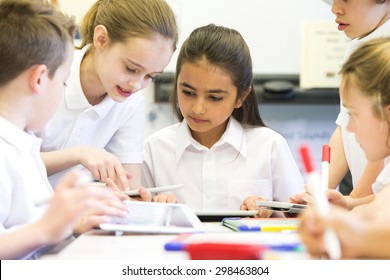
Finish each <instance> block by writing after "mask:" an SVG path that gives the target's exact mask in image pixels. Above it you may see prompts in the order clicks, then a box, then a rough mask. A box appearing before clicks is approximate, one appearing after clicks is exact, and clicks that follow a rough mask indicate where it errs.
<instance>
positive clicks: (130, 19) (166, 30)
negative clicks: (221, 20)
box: [80, 0, 178, 50]
mask: <svg viewBox="0 0 390 280" xmlns="http://www.w3.org/2000/svg"><path fill="white" fill-rule="evenodd" d="M97 25H103V26H105V27H106V29H107V31H108V36H109V38H110V40H111V42H113V43H116V42H125V41H126V40H127V39H129V38H131V37H143V38H152V37H153V36H154V35H155V34H160V35H161V36H162V37H164V38H167V39H172V41H173V50H175V49H176V44H177V40H178V34H177V33H178V32H177V26H176V19H175V15H174V13H173V11H172V9H171V8H170V6H169V5H168V4H167V3H166V1H165V0H98V1H96V2H95V3H94V5H93V6H92V7H91V8H90V10H89V11H88V12H87V14H86V15H85V17H84V19H83V22H82V25H81V39H82V42H81V45H80V48H83V47H84V46H85V45H87V44H91V43H92V42H93V34H94V29H95V27H96V26H97Z"/></svg>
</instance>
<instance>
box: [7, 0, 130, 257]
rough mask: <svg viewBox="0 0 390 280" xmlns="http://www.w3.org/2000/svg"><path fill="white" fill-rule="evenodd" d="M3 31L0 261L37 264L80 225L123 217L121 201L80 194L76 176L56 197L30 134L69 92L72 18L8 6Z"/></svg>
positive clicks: (36, 4) (26, 5) (93, 192)
mask: <svg viewBox="0 0 390 280" xmlns="http://www.w3.org/2000/svg"><path fill="white" fill-rule="evenodd" d="M0 30H1V31H2V32H1V33H0V178H1V179H0V248H1V249H0V259H19V258H36V257H38V256H39V255H40V253H41V252H43V250H44V249H46V248H45V246H46V245H52V244H56V243H58V242H60V241H61V240H63V239H65V238H66V237H67V236H69V235H70V234H71V233H72V229H74V228H75V227H76V224H77V227H78V229H79V230H80V231H84V230H88V229H90V228H92V227H94V226H96V225H98V224H100V223H103V222H107V220H108V219H109V217H108V216H110V215H115V216H124V215H125V214H126V211H125V206H124V204H123V202H122V200H123V199H124V196H123V195H122V194H120V193H114V192H111V191H110V190H109V189H107V188H96V187H91V186H90V187H83V188H75V185H76V181H77V177H78V175H77V174H75V173H72V174H69V175H68V176H66V178H65V179H64V180H63V181H62V182H61V183H60V184H59V185H58V188H57V189H56V193H55V194H54V196H53V191H52V188H51V186H50V184H49V181H48V180H47V174H46V169H45V166H44V164H43V162H42V160H41V158H40V145H41V139H38V138H36V137H35V136H34V134H33V133H35V132H37V131H39V130H41V129H42V128H43V126H44V125H45V123H46V122H47V121H48V120H49V118H50V117H51V116H52V115H53V113H54V112H55V110H56V108H57V105H58V104H59V102H60V99H61V97H62V94H63V91H64V87H65V86H66V84H65V82H66V80H67V78H68V75H69V72H70V66H71V63H72V59H73V35H74V31H75V23H74V21H73V19H71V18H69V17H67V16H65V15H64V14H62V13H60V12H59V11H57V10H55V9H54V8H53V7H52V6H51V5H50V4H48V2H47V1H39V0H35V1H26V0H3V1H0ZM52 196H53V198H52V199H51V201H50V204H49V203H43V202H44V201H46V200H47V199H48V198H51V197H52ZM47 206H48V207H47ZM80 221H82V222H81V223H80Z"/></svg>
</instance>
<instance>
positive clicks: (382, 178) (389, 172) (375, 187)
mask: <svg viewBox="0 0 390 280" xmlns="http://www.w3.org/2000/svg"><path fill="white" fill-rule="evenodd" d="M384 164H385V166H384V167H383V169H382V171H381V172H380V173H379V175H378V177H377V178H376V180H375V182H374V183H373V184H372V192H373V193H374V194H378V193H379V192H381V191H382V190H383V189H384V188H385V187H386V186H388V185H389V184H390V156H388V157H387V158H385V163H384Z"/></svg>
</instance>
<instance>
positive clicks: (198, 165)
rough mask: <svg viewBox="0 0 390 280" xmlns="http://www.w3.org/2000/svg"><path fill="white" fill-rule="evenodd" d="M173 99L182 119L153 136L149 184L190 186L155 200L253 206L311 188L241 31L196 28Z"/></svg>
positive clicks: (146, 171)
mask: <svg viewBox="0 0 390 280" xmlns="http://www.w3.org/2000/svg"><path fill="white" fill-rule="evenodd" d="M172 105H173V110H174V112H175V113H176V116H177V118H178V119H179V120H180V121H181V122H180V123H178V124H175V125H172V126H170V127H167V128H164V129H162V130H160V131H158V132H156V133H155V134H153V135H152V136H150V137H149V138H148V139H147V141H146V144H145V149H144V151H145V152H144V165H143V185H144V186H147V187H155V186H164V185H170V184H185V185H186V187H185V188H182V189H180V190H178V191H175V192H174V195H172V194H171V195H160V196H157V197H155V198H154V200H155V201H160V202H166V201H167V202H175V201H176V199H177V201H179V202H181V203H186V204H188V205H190V206H191V207H192V208H193V209H196V210H215V209H221V210H240V209H241V210H247V209H248V210H253V209H257V206H256V200H278V201H287V200H288V198H289V197H290V196H291V195H292V194H296V193H300V192H302V191H303V186H304V183H303V180H302V176H301V174H300V172H299V169H298V167H297V165H296V163H295V161H294V159H293V157H292V154H291V152H290V149H289V147H288V145H287V142H286V140H285V139H284V138H283V137H282V136H281V135H280V134H278V133H276V132H275V131H273V130H271V129H269V128H267V127H266V126H265V124H264V122H263V121H262V119H261V117H260V114H259V109H258V103H257V99H256V95H255V92H254V89H253V73H252V61H251V56H250V52H249V48H248V46H247V45H246V43H245V41H244V39H243V38H242V36H241V35H240V33H238V32H237V31H235V30H233V29H229V28H225V27H221V26H215V25H212V24H211V25H207V26H203V27H200V28H198V29H196V30H194V31H193V32H192V33H191V35H190V36H189V38H188V39H187V40H186V41H185V42H184V44H183V46H182V48H181V51H180V53H179V57H178V61H177V65H176V77H175V83H174V90H173V95H172ZM270 214H271V213H270V212H268V211H262V212H261V213H259V216H262V217H265V216H269V215H270Z"/></svg>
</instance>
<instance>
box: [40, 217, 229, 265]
mask: <svg viewBox="0 0 390 280" xmlns="http://www.w3.org/2000/svg"><path fill="white" fill-rule="evenodd" d="M203 224H204V227H205V231H206V232H226V233H234V232H233V231H232V230H230V229H228V228H226V227H224V226H222V225H221V223H220V222H208V223H203ZM175 236H176V235H174V234H170V235H160V234H156V235H150V234H125V235H121V236H115V234H114V233H110V232H105V231H101V230H94V231H91V232H88V233H84V234H82V235H80V236H79V237H78V238H76V239H75V240H74V241H72V242H71V243H70V244H69V245H68V246H66V247H65V248H64V249H62V250H61V251H60V252H59V253H57V254H48V255H44V256H42V257H41V259H43V260H48V259H58V260H75V259H84V260H102V259H105V260H110V259H111V260H114V259H122V260H123V259H126V260H131V259H134V260H151V259H154V260H157V259H161V260H187V259H188V255H187V253H186V252H183V251H177V252H172V251H166V250H165V249H164V244H165V243H167V242H168V241H171V240H172V239H174V238H175Z"/></svg>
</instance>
